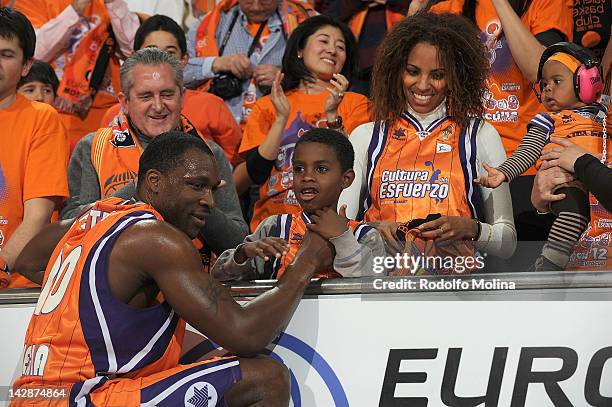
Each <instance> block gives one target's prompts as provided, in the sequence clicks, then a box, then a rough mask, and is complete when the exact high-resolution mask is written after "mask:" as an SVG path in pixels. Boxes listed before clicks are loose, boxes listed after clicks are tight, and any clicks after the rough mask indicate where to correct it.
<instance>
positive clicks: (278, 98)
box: [270, 71, 291, 123]
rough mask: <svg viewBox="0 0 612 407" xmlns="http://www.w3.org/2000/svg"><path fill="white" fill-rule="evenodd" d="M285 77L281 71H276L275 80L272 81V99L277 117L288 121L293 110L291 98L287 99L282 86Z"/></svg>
mask: <svg viewBox="0 0 612 407" xmlns="http://www.w3.org/2000/svg"><path fill="white" fill-rule="evenodd" d="M283 77H284V74H282V73H281V71H278V72H276V75H275V77H274V82H272V92H271V93H270V100H271V101H272V105H273V106H274V110H276V119H277V120H282V121H284V122H285V123H286V122H287V120H288V119H289V113H290V112H291V105H290V104H289V99H287V96H286V95H285V92H284V91H283V87H282V86H281V82H282V80H283Z"/></svg>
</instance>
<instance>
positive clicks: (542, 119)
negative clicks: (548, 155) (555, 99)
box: [528, 104, 612, 160]
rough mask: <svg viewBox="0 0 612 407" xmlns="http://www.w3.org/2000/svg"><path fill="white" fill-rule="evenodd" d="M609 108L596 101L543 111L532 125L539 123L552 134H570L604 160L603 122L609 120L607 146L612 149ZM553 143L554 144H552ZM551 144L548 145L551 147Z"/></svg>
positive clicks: (569, 135) (541, 127) (570, 136)
mask: <svg viewBox="0 0 612 407" xmlns="http://www.w3.org/2000/svg"><path fill="white" fill-rule="evenodd" d="M607 116H608V111H607V108H606V107H605V106H603V105H599V104H593V105H589V106H585V107H580V108H576V109H568V110H561V111H559V112H548V113H540V114H538V115H536V116H535V117H534V118H533V119H532V120H531V121H530V122H529V125H528V127H531V126H535V127H538V128H540V129H542V130H544V131H545V132H546V133H547V134H549V136H554V137H561V138H567V139H569V140H571V141H572V142H574V143H576V144H578V145H579V146H581V147H582V148H584V149H585V150H587V151H588V152H589V153H591V154H593V155H594V156H595V157H597V158H599V159H600V160H601V158H602V153H603V141H604V139H603V135H604V132H603V123H604V121H605V122H607V124H606V150H607V151H610V147H612V145H611V143H610V134H611V131H612V123H610V120H607ZM550 147H554V145H551V146H550ZM550 147H549V146H547V147H546V148H550Z"/></svg>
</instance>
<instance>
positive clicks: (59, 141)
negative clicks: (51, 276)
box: [0, 94, 68, 287]
mask: <svg viewBox="0 0 612 407" xmlns="http://www.w3.org/2000/svg"><path fill="white" fill-rule="evenodd" d="M0 123H2V127H3V129H2V130H3V131H2V133H1V135H0V152H1V153H0V252H1V251H2V248H3V247H4V246H5V245H6V243H7V242H8V241H9V239H10V237H11V234H12V233H13V232H14V231H15V229H17V227H18V226H19V225H20V224H21V222H22V221H23V215H24V212H23V210H24V202H25V201H27V200H29V199H33V198H41V197H53V196H59V197H62V198H65V197H68V178H67V175H66V169H67V167H68V140H67V137H66V131H65V129H64V127H63V126H62V123H61V121H60V119H59V116H58V114H57V112H56V111H55V109H53V108H52V107H51V106H49V105H47V104H44V103H39V102H32V101H30V100H28V99H26V98H25V97H23V96H21V95H20V94H17V99H16V101H15V103H13V105H12V106H11V107H9V108H8V109H0ZM24 282H28V280H25V278H24V277H22V276H20V275H17V274H13V276H12V277H11V285H10V287H21V286H23V283H24Z"/></svg>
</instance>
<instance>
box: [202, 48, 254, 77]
mask: <svg viewBox="0 0 612 407" xmlns="http://www.w3.org/2000/svg"><path fill="white" fill-rule="evenodd" d="M212 70H213V72H215V73H217V72H231V73H233V74H234V75H236V76H237V77H238V78H240V79H249V78H250V77H251V76H252V75H253V66H252V65H251V60H250V59H249V58H247V56H246V55H244V54H234V55H226V56H222V57H217V58H215V60H214V61H213V64H212Z"/></svg>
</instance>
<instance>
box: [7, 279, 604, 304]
mask: <svg viewBox="0 0 612 407" xmlns="http://www.w3.org/2000/svg"><path fill="white" fill-rule="evenodd" d="M420 279H427V280H428V281H430V282H438V281H442V280H444V281H451V280H458V281H470V280H472V279H478V280H480V279H482V280H483V281H485V282H487V281H488V282H496V283H497V285H503V283H514V290H549V289H551V290H552V289H586V288H612V271H578V272H568V271H566V272H541V273H495V274H471V275H450V276H406V277H378V278H377V277H362V278H334V279H323V280H318V281H313V282H312V283H310V286H309V287H308V289H307V290H306V295H310V296H312V295H314V296H316V295H342V294H382V293H383V292H388V291H385V290H381V289H380V288H376V287H380V281H381V280H382V281H385V282H387V283H389V282H394V283H396V285H397V284H398V283H403V285H405V286H408V284H406V282H408V281H414V282H415V284H414V287H413V288H410V289H409V288H403V289H402V288H396V289H393V293H394V294H399V293H422V294H423V295H425V294H426V293H432V292H449V290H447V289H435V288H427V289H421V288H419V284H416V283H417V282H418V281H420ZM375 280H377V281H376V283H375ZM274 284H275V281H274V280H257V281H249V282H243V283H233V284H231V285H230V288H231V291H232V295H233V296H235V297H255V296H257V295H259V294H261V293H264V292H265V291H267V290H269V289H270V288H272V287H273V286H274ZM467 291H475V290H467ZM39 293H40V290H39V289H12V290H5V291H0V305H2V304H32V303H35V302H36V301H37V300H38V295H39Z"/></svg>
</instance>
